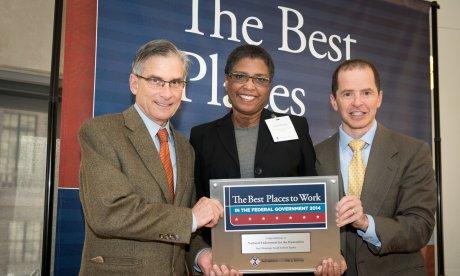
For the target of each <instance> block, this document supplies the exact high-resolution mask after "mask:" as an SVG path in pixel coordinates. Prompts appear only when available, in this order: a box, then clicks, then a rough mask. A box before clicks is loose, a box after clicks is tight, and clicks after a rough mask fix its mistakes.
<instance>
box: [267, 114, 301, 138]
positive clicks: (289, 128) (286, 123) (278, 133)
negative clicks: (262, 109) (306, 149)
mask: <svg viewBox="0 0 460 276" xmlns="http://www.w3.org/2000/svg"><path fill="white" fill-rule="evenodd" d="M265 122H266V123H267V126H268V129H269V130H270V133H271V135H272V137H273V141H275V142H283V141H289V140H297V139H299V136H297V132H296V131H295V128H294V125H293V124H292V121H291V118H289V116H282V117H275V118H271V119H266V120H265Z"/></svg>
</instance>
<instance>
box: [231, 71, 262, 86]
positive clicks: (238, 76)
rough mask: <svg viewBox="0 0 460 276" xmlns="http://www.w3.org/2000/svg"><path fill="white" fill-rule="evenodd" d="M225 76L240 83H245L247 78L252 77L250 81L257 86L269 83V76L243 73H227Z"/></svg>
mask: <svg viewBox="0 0 460 276" xmlns="http://www.w3.org/2000/svg"><path fill="white" fill-rule="evenodd" d="M227 77H229V78H230V79H232V80H233V81H235V82H237V83H240V84H244V83H246V82H247V81H248V80H249V79H252V82H253V83H254V84H255V85H257V86H268V85H269V84H270V78H267V77H264V76H259V75H255V76H249V75H247V74H244V73H229V74H227Z"/></svg>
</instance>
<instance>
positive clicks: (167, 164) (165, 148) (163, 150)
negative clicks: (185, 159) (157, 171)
mask: <svg viewBox="0 0 460 276" xmlns="http://www.w3.org/2000/svg"><path fill="white" fill-rule="evenodd" d="M157 136H158V139H159V140H160V160H161V163H163V168H164V169H165V173H166V180H167V181H168V191H169V194H170V196H171V198H172V201H174V172H173V167H172V164H171V157H170V156H169V145H168V131H167V130H166V129H164V128H162V129H160V130H159V131H158V133H157Z"/></svg>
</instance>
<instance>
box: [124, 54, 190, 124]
mask: <svg viewBox="0 0 460 276" xmlns="http://www.w3.org/2000/svg"><path fill="white" fill-rule="evenodd" d="M142 68H143V69H142V73H141V74H140V75H141V76H143V77H145V78H152V77H155V78H158V79H162V80H164V81H171V80H184V75H185V67H184V63H183V61H182V60H181V59H180V58H179V57H178V56H177V55H174V54H170V55H168V56H152V57H150V58H148V59H147V60H146V61H145V62H144V63H143V66H142ZM129 84H130V89H131V92H132V93H133V94H134V95H136V103H137V105H138V106H139V107H140V109H141V110H142V112H144V114H145V115H147V117H149V118H150V119H151V120H152V121H154V122H155V123H157V124H158V125H161V126H164V125H165V124H166V123H167V122H168V120H169V119H170V118H171V117H172V116H173V115H174V113H176V111H177V109H178V108H179V105H180V103H181V98H182V89H171V88H170V87H169V84H168V83H166V84H165V86H163V87H153V86H152V85H150V84H149V82H148V81H147V80H145V79H142V78H140V77H137V76H136V75H134V74H131V75H130V77H129Z"/></svg>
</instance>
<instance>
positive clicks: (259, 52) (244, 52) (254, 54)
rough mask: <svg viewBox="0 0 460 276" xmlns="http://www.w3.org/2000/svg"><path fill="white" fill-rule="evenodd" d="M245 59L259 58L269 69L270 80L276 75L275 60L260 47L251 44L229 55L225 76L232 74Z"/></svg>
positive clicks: (238, 48)
mask: <svg viewBox="0 0 460 276" xmlns="http://www.w3.org/2000/svg"><path fill="white" fill-rule="evenodd" d="M243 58H258V59H261V60H263V61H264V63H265V65H267V67H268V73H269V75H270V79H273V76H274V75H275V65H274V64H273V59H272V57H271V56H270V54H269V53H268V52H267V51H266V50H265V49H264V48H262V47H260V46H255V45H249V44H244V45H241V46H238V47H236V48H235V49H234V50H233V51H232V52H231V53H230V55H228V58H227V63H226V64H225V74H226V75H227V74H230V73H231V71H232V70H233V66H235V64H236V63H238V61H240V60H242V59H243Z"/></svg>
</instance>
